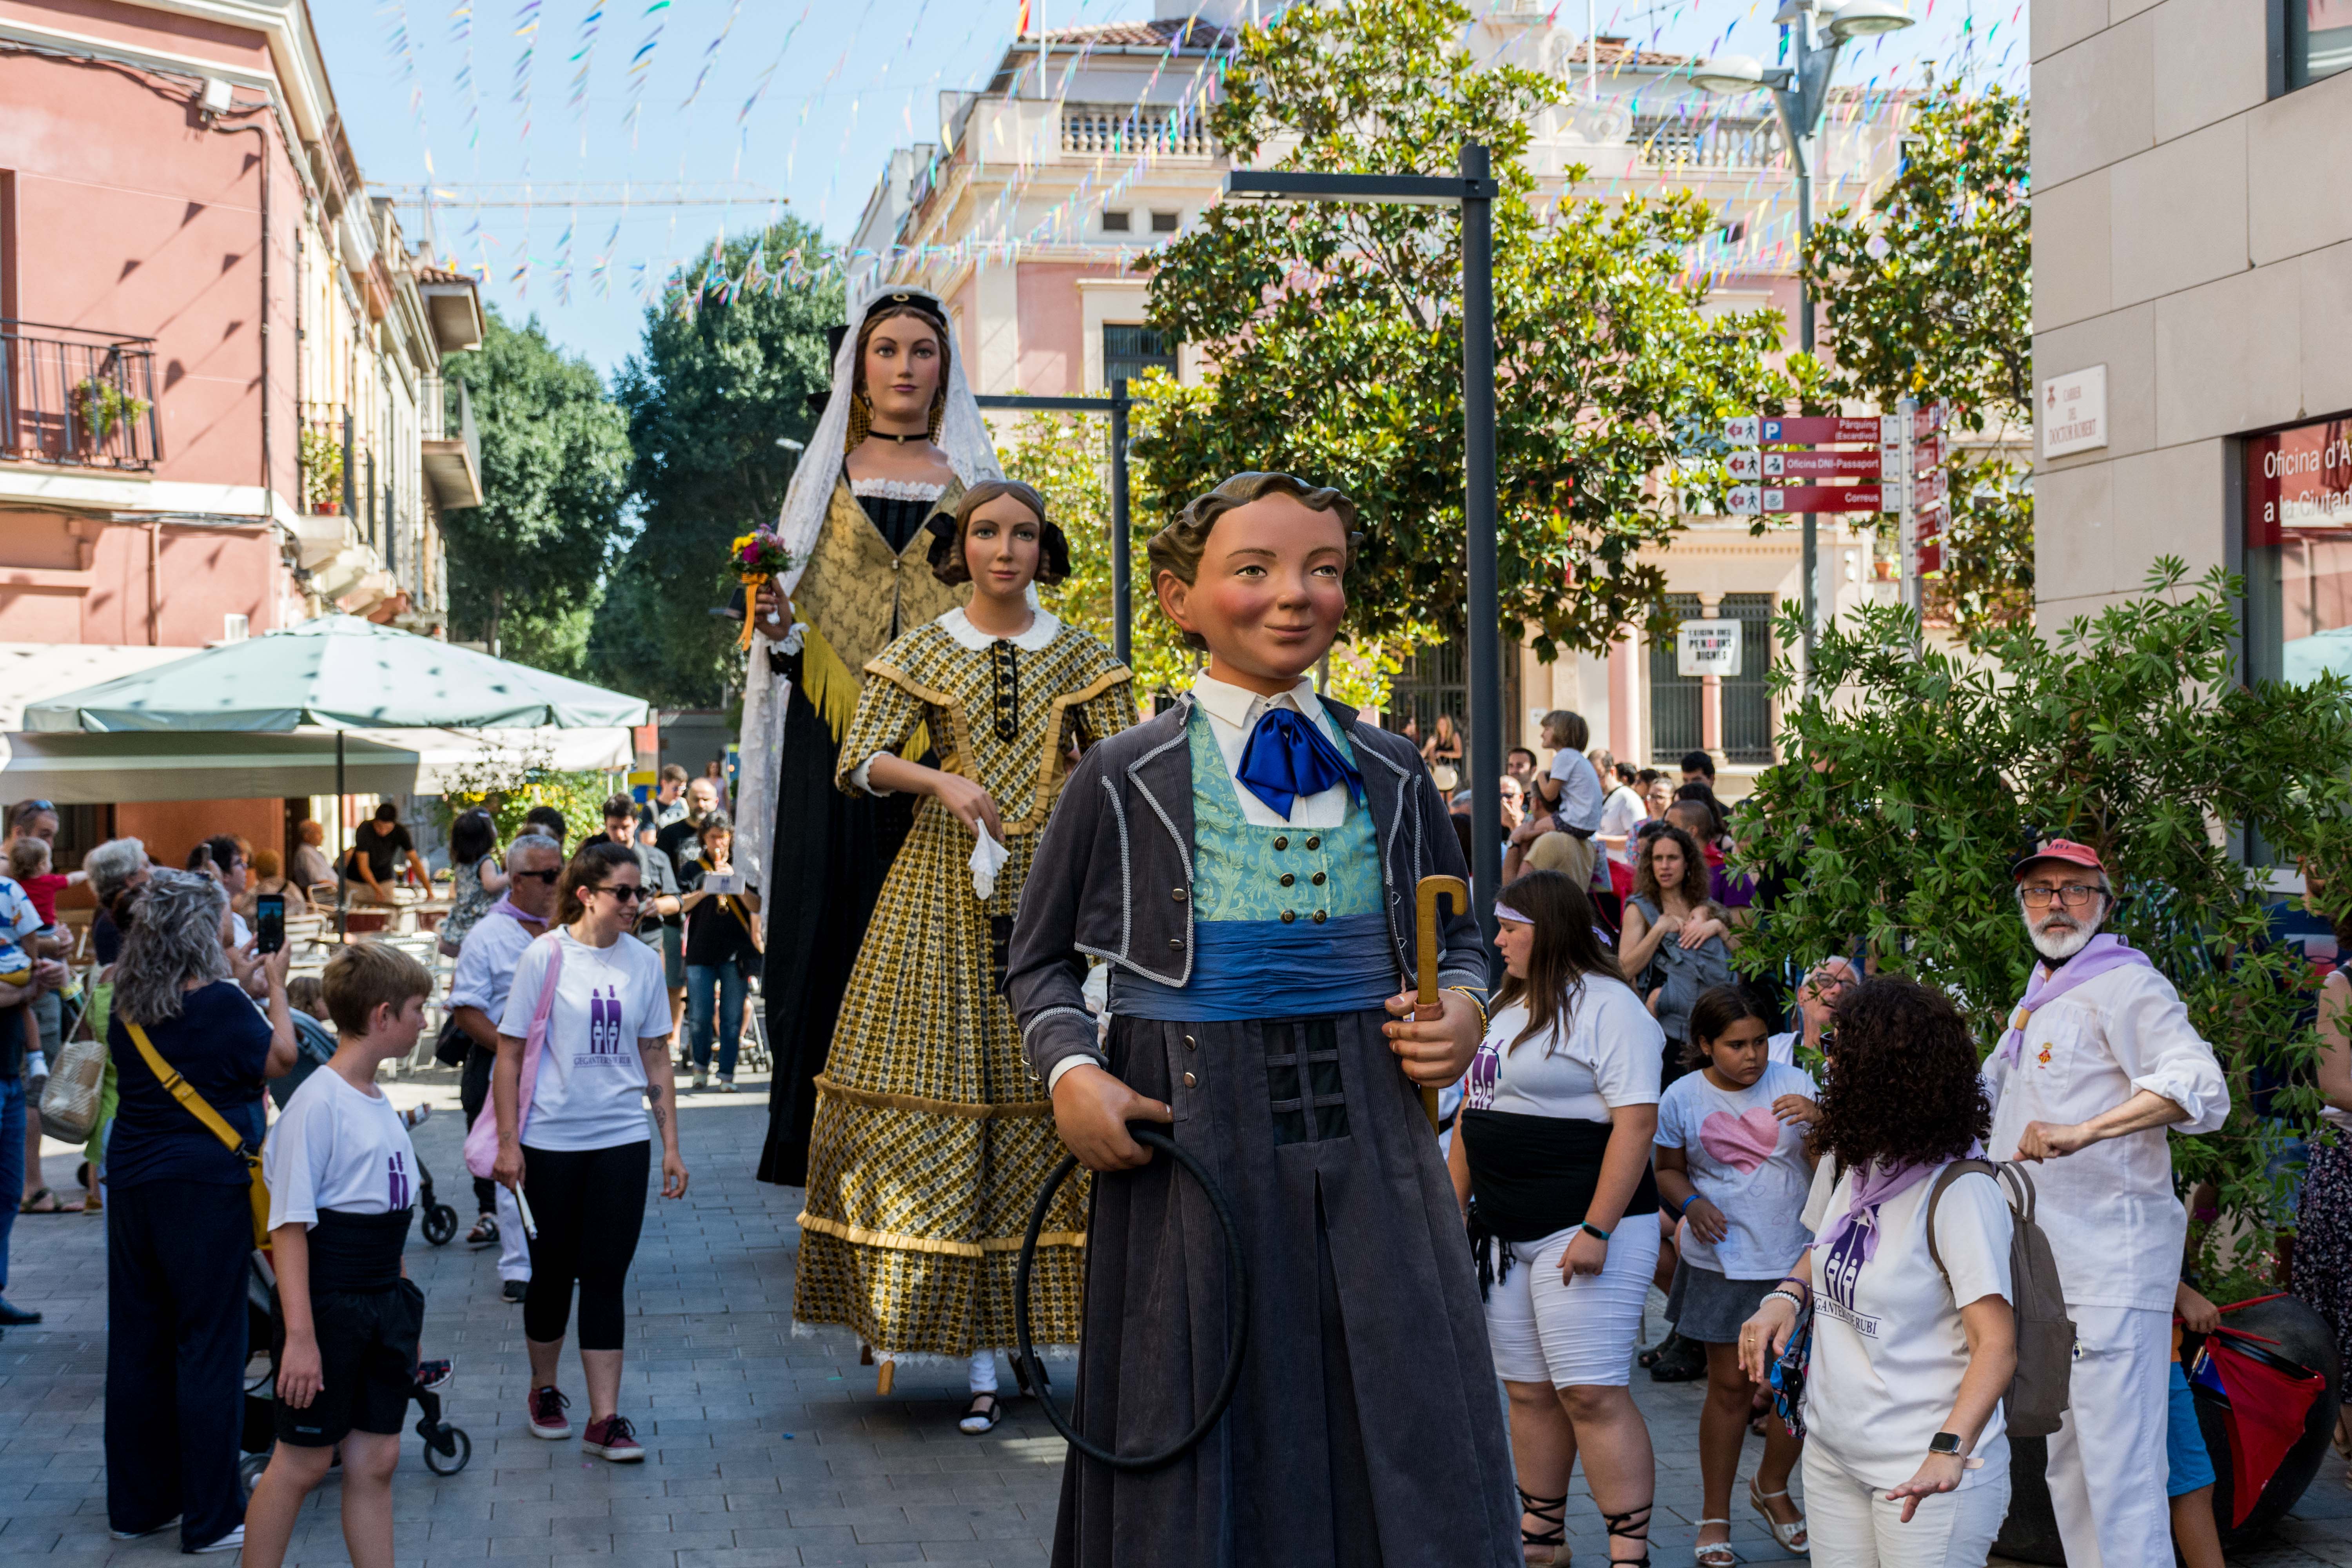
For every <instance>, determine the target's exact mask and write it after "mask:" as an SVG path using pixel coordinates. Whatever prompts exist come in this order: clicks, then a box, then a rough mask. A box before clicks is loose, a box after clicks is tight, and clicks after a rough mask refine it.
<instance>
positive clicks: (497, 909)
mask: <svg viewBox="0 0 2352 1568" xmlns="http://www.w3.org/2000/svg"><path fill="white" fill-rule="evenodd" d="M489 912H490V913H491V914H494V915H507V916H509V917H510V918H512V919H513V920H514V921H515V922H516V923H517V924H518V925H522V926H527V927H532V928H535V929H536V930H537V931H541V932H544V931H546V930H547V922H546V921H544V920H541V918H540V917H539V916H537V915H527V914H525V913H523V912H522V910H520V908H518V907H517V906H516V904H515V901H514V900H513V899H511V898H509V897H508V896H507V895H506V894H504V893H500V894H499V901H498V902H497V903H495V904H492V905H491V906H490V908H489Z"/></svg>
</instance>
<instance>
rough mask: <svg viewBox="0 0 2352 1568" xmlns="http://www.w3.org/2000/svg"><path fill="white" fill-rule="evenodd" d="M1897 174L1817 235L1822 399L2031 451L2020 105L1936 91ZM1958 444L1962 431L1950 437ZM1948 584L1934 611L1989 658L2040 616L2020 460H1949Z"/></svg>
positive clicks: (1910, 133) (1988, 92) (2009, 99)
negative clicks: (1917, 406)
mask: <svg viewBox="0 0 2352 1568" xmlns="http://www.w3.org/2000/svg"><path fill="white" fill-rule="evenodd" d="M1903 145H1904V163H1903V169H1902V172H1901V173H1900V174H1898V175H1897V176H1896V177H1895V180H1894V182H1893V183H1892V184H1889V185H1888V186H1887V187H1886V189H1885V191H1883V192H1881V193H1880V195H1878V197H1877V199H1876V200H1874V201H1873V202H1872V203H1871V205H1870V209H1869V210H1868V211H1867V212H1866V213H1857V212H1855V211H1854V210H1853V208H1851V207H1841V208H1839V209H1838V210H1837V211H1835V212H1833V213H1832V214H1831V215H1830V216H1828V217H1826V218H1824V219H1822V221H1821V222H1820V223H1818V224H1817V225H1815V226H1814V228H1813V237H1812V243H1811V248H1810V249H1809V250H1808V252H1807V254H1806V258H1805V270H1806V277H1807V279H1808V281H1809V283H1810V284H1811V288H1812V289H1813V291H1814V295H1815V298H1817V299H1818V300H1820V301H1821V302H1822V307H1823V315H1824V320H1823V323H1822V324H1823V331H1824V334H1825V335H1824V340H1823V343H1822V347H1823V349H1824V350H1825V351H1826V353H1827V355H1828V357H1829V362H1830V363H1829V365H1828V374H1827V377H1826V385H1827V389H1828V390H1829V391H1830V392H1832V394H1833V395H1842V396H1846V397H1853V398H1858V399H1860V400H1862V401H1863V402H1865V403H1868V404H1871V405H1874V406H1876V407H1880V408H1885V409H1892V408H1893V407H1894V406H1895V399H1896V398H1898V397H1905V396H1911V397H1916V398H1917V399H1919V401H1920V403H1921V404H1922V405H1926V404H1929V403H1934V402H1938V401H1941V402H1945V403H1948V404H1949V405H1951V406H1952V408H1953V409H1954V411H1955V412H1956V414H1957V415H1958V430H1964V431H1967V432H1968V433H1969V434H1971V435H1990V437H1993V438H1994V439H1996V440H2006V441H2020V440H2021V441H2023V442H2024V443H2025V444H2026V445H2027V447H2029V448H2030V447H2031V446H2032V439H2033V284H2032V224H2031V215H2030V212H2029V209H2028V206H2027V203H2026V190H2027V150H2028V149H2027V116H2026V104H2025V100H2023V99H2021V98H2020V97H2019V96H2018V95H2016V94H2015V93H2013V92H2009V91H2005V90H2003V89H2000V88H1990V89H1985V90H1983V91H1981V92H1973V93H1969V92H1963V91H1962V89H1961V88H1960V85H1959V84H1958V82H1951V83H1948V84H1946V85H1945V86H1943V87H1941V88H1938V89H1935V90H1934V91H1932V92H1931V93H1930V94H1929V96H1928V97H1927V98H1926V99H1925V100H1923V101H1922V102H1921V103H1920V105H1919V107H1918V109H1917V110H1916V112H1915V114H1914V117H1913V119H1912V121H1911V124H1910V126H1909V129H1908V130H1907V131H1906V134H1905V137H1904V142H1903ZM1954 434H1958V431H1955V432H1954ZM1948 468H1949V470H1950V473H1951V512H1950V521H1949V523H1948V527H1947V529H1946V531H1945V535H1944V572H1943V575H1942V577H1941V579H1940V580H1937V581H1936V582H1933V583H1931V584H1929V592H1928V596H1927V597H1928V605H1929V606H1930V609H1931V610H1932V611H1934V612H1935V613H1937V614H1939V615H1942V616H1948V617H1949V618H1950V619H1951V620H1952V622H1953V624H1954V626H1956V627H1957V628H1958V630H1959V631H1960V632H1961V633H1962V634H1963V635H1964V636H1966V637H1969V639H1970V640H1971V641H1972V642H1974V643H1976V644H1978V645H1979V646H1983V645H1984V644H1985V643H1986V642H1987V640H1988V639H1989V637H1991V636H1993V635H1995V634H1997V633H1998V632H1999V630H2000V629H2001V628H2004V627H2009V626H2021V625H2023V624H2024V623H2025V622H2026V621H2027V620H2028V619H2029V618H2030V617H2031V616H2032V613H2033V494H2032V484H2031V481H2030V479H2028V478H2027V474H2028V469H2029V468H2030V464H2029V463H2024V462H2019V461H2016V460H2013V459H2011V458H2007V457H2003V456H2001V455H2000V453H1999V452H1997V451H1994V452H1987V451H1984V450H1983V449H1981V448H1979V449H1977V450H1974V451H1971V452H1968V453H1964V454H1960V455H1958V456H1956V457H1955V458H1951V459H1950V460H1949V461H1948Z"/></svg>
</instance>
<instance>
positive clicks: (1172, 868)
mask: <svg viewBox="0 0 2352 1568" xmlns="http://www.w3.org/2000/svg"><path fill="white" fill-rule="evenodd" d="M1323 707H1324V710H1325V711H1326V712H1328V714H1329V715H1330V716H1331V721H1332V723H1333V724H1334V725H1335V726H1336V727H1338V728H1339V730H1340V731H1343V732H1345V733H1346V735H1347V736H1348V739H1349V743H1350V744H1351V745H1353V746H1354V747H1355V751H1356V758H1357V763H1358V765H1359V766H1360V768H1361V770H1362V772H1363V775H1364V796H1365V800H1366V803H1367V805H1369V806H1370V810H1371V814H1372V833H1373V841H1374V842H1375V843H1376V844H1378V845H1379V846H1380V848H1381V886H1382V888H1383V889H1384V892H1385V901H1386V906H1387V910H1388V917H1389V936H1390V939H1391V942H1393V944H1394V946H1395V949H1396V958H1397V970H1398V973H1400V974H1401V975H1411V974H1412V973H1414V942H1415V935H1414V930H1413V889H1414V888H1415V887H1416V886H1418V884H1419V883H1420V880H1421V879H1422V878H1423V877H1429V876H1437V875H1441V874H1442V875H1445V876H1452V877H1462V878H1465V879H1466V878H1467V876H1468V874H1469V873H1468V868H1467V867H1465V865H1464V864H1463V862H1462V846H1461V844H1460V842H1459V841H1458V840H1457V839H1456V838H1455V837H1454V826H1453V824H1452V823H1451V822H1449V821H1448V820H1447V819H1446V814H1445V803H1444V800H1443V799H1441V798H1440V797H1439V795H1438V793H1437V786H1436V784H1434V783H1433V782H1432V781H1431V779H1430V776H1429V770H1428V769H1427V768H1426V767H1424V766H1423V764H1422V760H1421V753H1420V752H1418V751H1417V750H1415V748H1414V747H1413V745H1412V742H1409V741H1407V740H1405V739H1404V738H1403V737H1402V736H1401V735H1391V734H1390V733H1388V732H1387V731H1384V730H1381V729H1377V728H1375V727H1374V726H1372V725H1370V724H1366V723H1363V722H1360V721H1359V720H1358V719H1357V716H1356V710H1354V709H1352V708H1349V706H1347V705H1346V704H1345V703H1341V702H1335V701H1332V700H1330V699H1329V698H1325V699H1323ZM1191 719H1192V695H1191V694H1190V693H1189V692H1188V693H1186V694H1185V695H1184V696H1182V697H1181V698H1179V699H1178V700H1177V701H1176V704H1175V706H1174V707H1173V708H1171V709H1170V710H1168V711H1167V712H1165V713H1161V714H1159V715H1158V716H1156V717H1154V718H1151V719H1147V720H1146V721H1143V722H1142V723H1140V724H1138V725H1136V726H1135V727H1134V728H1133V729H1131V730H1129V731H1125V732H1123V733H1121V734H1118V735H1114V736H1112V737H1110V738H1109V739H1108V740H1106V741H1102V742H1097V744H1096V745H1095V746H1094V747H1093V748H1092V749H1091V750H1089V751H1088V752H1087V754H1086V756H1085V757H1084V759H1082V760H1081V761H1080V762H1079V763H1078V765H1077V767H1076V769H1075V770H1073V771H1072V773H1071V774H1070V781H1069V784H1067V786H1066V787H1065V788H1064V789H1063V791H1062V797H1061V799H1060V800H1059V801H1058V802H1056V803H1055V806H1054V815H1053V816H1052V818H1051V819H1050V820H1049V821H1047V823H1046V824H1045V833H1044V834H1043V836H1041V837H1039V839H1038V841H1037V851H1036V857H1035V859H1034V861H1033V862H1032V864H1031V866H1030V868H1029V879H1028V881H1027V882H1026V883H1025V884H1024V887H1023V889H1022V893H1021V912H1020V914H1019V916H1018V917H1017V918H1016V919H1015V920H1014V921H1013V946H1012V952H1011V965H1010V970H1009V973H1008V975H1007V981H1008V984H1009V987H1010V990H1011V992H1012V998H1013V1013H1014V1015H1015V1016H1017V1017H1018V1018H1019V1019H1020V1020H1021V1037H1022V1042H1023V1045H1024V1048H1025V1049H1026V1051H1027V1053H1028V1058H1029V1068H1030V1070H1031V1071H1033V1072H1034V1073H1035V1074H1036V1075H1037V1079H1038V1081H1039V1082H1041V1083H1042V1082H1044V1081H1045V1079H1046V1077H1047V1075H1048V1074H1050V1073H1051V1072H1052V1071H1053V1069H1054V1067H1055V1064H1056V1063H1058V1062H1060V1061H1061V1060H1062V1059H1063V1058H1066V1057H1070V1056H1075V1055H1083V1056H1086V1057H1087V1058H1091V1059H1093V1060H1095V1061H1097V1062H1099V1061H1101V1060H1102V1053H1101V1051H1100V1050H1099V1049H1098V1048H1097V1046H1096V1044H1095V1020H1094V1016H1093V1015H1092V1014H1090V1013H1088V1012H1087V1007H1086V1002H1085V999H1084V996H1083V994H1082V992H1081V987H1082V986H1083V985H1084V984H1085V981H1086V975H1087V963H1086V959H1087V955H1088V954H1092V955H1093V956H1094V957H1097V958H1099V959H1102V960H1104V961H1105V962H1107V963H1115V964H1118V965H1120V966H1121V967H1123V968H1126V969H1128V970H1130V971H1132V972H1133V973H1137V974H1141V975H1146V976H1148V977H1150V978H1151V979H1153V980H1157V981H1160V982H1161V983H1162V984H1169V985H1182V984H1185V983H1186V982H1187V981H1189V980H1190V979H1191V978H1192V748H1191V747H1190V746H1189V745H1187V744H1186V743H1185V726H1186V724H1187V723H1189V722H1190V721H1191ZM1440 929H1441V931H1443V933H1444V946H1445V951H1444V953H1443V954H1442V955H1441V956H1440V958H1439V960H1438V975H1439V980H1438V984H1441V985H1466V986H1469V987H1471V988H1472V989H1474V990H1475V991H1477V992H1479V993H1480V994H1485V992H1486V986H1487V979H1486V953H1485V947H1484V943H1483V942H1482V940H1481V938H1480V934H1479V930H1478V922H1477V921H1476V920H1475V919H1474V918H1472V916H1471V915H1470V914H1469V913H1468V912H1467V911H1466V910H1454V911H1453V912H1452V913H1451V914H1449V915H1448V916H1447V917H1446V918H1445V919H1444V921H1443V922H1442V924H1441V927H1440Z"/></svg>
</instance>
